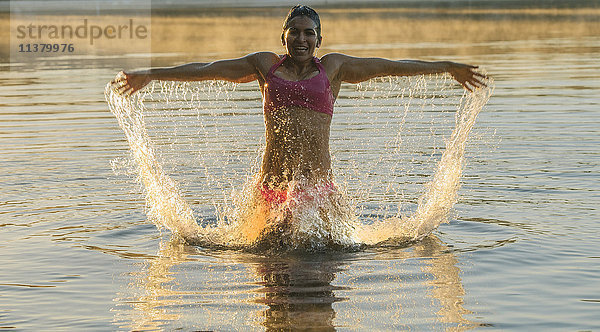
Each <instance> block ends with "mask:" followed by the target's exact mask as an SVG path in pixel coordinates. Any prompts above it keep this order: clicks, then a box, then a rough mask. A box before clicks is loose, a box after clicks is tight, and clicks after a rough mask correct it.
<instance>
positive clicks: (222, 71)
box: [135, 58, 256, 83]
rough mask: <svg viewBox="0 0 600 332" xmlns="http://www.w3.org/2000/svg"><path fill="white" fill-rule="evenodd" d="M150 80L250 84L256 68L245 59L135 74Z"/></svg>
mask: <svg viewBox="0 0 600 332" xmlns="http://www.w3.org/2000/svg"><path fill="white" fill-rule="evenodd" d="M135 73H136V74H139V75H144V76H146V77H147V78H148V79H150V80H162V81H205V80H225V81H231V82H238V83H243V82H250V81H253V80H255V79H256V68H255V67H254V66H253V65H252V64H251V63H249V61H247V59H245V58H240V59H233V60H219V61H215V62H210V63H200V62H193V63H188V64H185V65H179V66H174V67H165V68H152V69H146V70H141V71H138V72H135Z"/></svg>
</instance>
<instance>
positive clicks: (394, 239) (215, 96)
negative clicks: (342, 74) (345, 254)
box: [105, 77, 493, 250]
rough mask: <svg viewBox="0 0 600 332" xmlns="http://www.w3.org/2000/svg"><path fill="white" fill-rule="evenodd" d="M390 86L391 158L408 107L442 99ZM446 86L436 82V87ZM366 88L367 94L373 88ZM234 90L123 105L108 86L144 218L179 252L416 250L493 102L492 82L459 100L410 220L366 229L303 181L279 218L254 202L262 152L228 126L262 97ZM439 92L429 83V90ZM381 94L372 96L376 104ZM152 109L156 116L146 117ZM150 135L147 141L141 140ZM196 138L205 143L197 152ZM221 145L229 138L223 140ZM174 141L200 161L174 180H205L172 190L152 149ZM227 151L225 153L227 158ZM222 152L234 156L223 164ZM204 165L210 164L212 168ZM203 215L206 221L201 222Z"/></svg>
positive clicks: (145, 94)
mask: <svg viewBox="0 0 600 332" xmlns="http://www.w3.org/2000/svg"><path fill="white" fill-rule="evenodd" d="M390 82H391V83H390V87H391V88H390V89H388V90H387V93H384V94H383V96H384V97H385V98H388V99H389V100H400V101H401V104H400V106H398V104H396V105H395V109H396V110H393V111H395V113H396V114H398V115H399V119H400V121H398V122H397V123H396V122H395V121H397V120H398V119H395V120H393V121H391V122H392V123H395V125H396V126H397V128H398V129H397V135H395V137H393V138H390V139H388V140H389V141H393V144H388V143H385V145H386V147H388V146H393V147H394V148H392V150H394V149H395V150H394V151H395V152H396V153H398V151H399V150H398V146H399V145H400V144H401V143H403V141H404V140H405V138H403V137H402V134H401V133H402V129H403V126H404V123H405V121H406V118H407V114H408V112H409V109H412V108H411V107H412V106H411V104H413V103H415V102H416V101H419V100H421V101H422V100H427V101H428V103H429V104H430V105H433V106H432V107H435V105H436V103H435V101H436V100H443V99H444V98H447V94H448V93H449V92H448V90H444V89H441V91H442V93H441V94H439V93H438V94H430V93H428V92H427V91H428V90H427V87H426V86H427V84H426V79H425V78H423V77H421V78H418V79H417V80H416V82H410V83H414V86H416V88H412V86H413V85H409V86H411V88H406V86H404V87H402V88H400V86H401V85H400V84H399V83H398V82H397V81H390ZM445 82H446V81H445V78H444V81H442V83H441V84H442V86H444V84H446V83H445ZM367 84H369V85H370V84H371V82H369V83H367ZM447 85H448V84H446V85H445V86H447ZM239 87H240V86H239V85H234V84H229V83H215V82H208V83H198V84H189V83H184V84H175V83H166V82H162V83H155V84H153V85H151V86H150V87H148V88H146V89H144V90H143V91H141V92H140V93H138V94H136V95H134V96H132V97H129V98H124V97H122V96H120V95H118V94H117V93H115V92H114V91H113V90H112V89H111V87H110V85H107V87H106V89H105V97H106V100H107V102H108V105H109V108H110V110H111V112H112V113H113V114H114V115H115V117H116V118H117V120H118V122H119V125H120V127H121V128H122V129H123V131H124V133H125V137H126V138H127V141H128V144H129V147H130V153H131V156H132V158H133V159H134V162H135V164H136V165H137V174H138V180H139V182H141V183H142V184H143V186H144V192H145V196H146V203H147V207H148V216H149V218H150V219H151V220H152V221H154V222H155V223H156V225H157V226H158V227H166V228H168V229H169V230H171V231H172V232H173V233H174V234H176V235H178V236H179V237H181V238H182V239H184V240H185V241H186V242H188V243H191V244H197V245H201V246H210V247H226V248H243V249H255V250H272V249H274V248H275V249H282V248H283V249H286V250H289V249H292V250H293V249H302V250H327V249H331V248H344V249H348V248H350V249H356V248H361V247H364V246H373V245H398V244H404V243H406V242H411V241H418V240H420V239H422V238H423V237H425V236H427V235H428V234H430V233H431V232H432V231H433V230H434V229H435V228H436V227H437V226H438V225H439V224H440V223H443V222H445V221H446V220H447V216H448V214H449V212H450V211H451V209H452V207H453V205H454V204H455V202H456V200H457V192H458V189H459V186H460V177H461V174H462V168H463V164H464V154H465V147H466V143H467V140H468V137H469V133H470V131H471V129H472V128H473V125H474V123H475V120H476V118H477V115H478V114H479V112H480V111H481V109H482V108H483V106H484V105H485V104H486V103H487V101H488V99H489V98H490V96H491V94H492V91H493V82H492V81H491V80H490V82H488V87H487V88H484V89H478V90H476V91H475V92H474V93H464V94H463V95H462V97H460V99H459V100H458V102H456V104H455V108H456V112H455V124H454V129H453V131H452V134H451V135H450V137H449V138H448V139H447V140H446V142H445V150H444V152H443V154H442V155H441V158H440V159H439V162H438V165H437V170H436V172H435V174H434V176H433V178H432V179H431V181H429V183H428V184H427V185H426V190H424V191H423V194H422V195H421V197H420V198H419V200H418V205H417V208H416V210H415V211H414V212H413V213H412V214H411V215H409V216H408V217H404V216H402V215H401V212H400V211H398V212H396V213H395V214H394V215H393V216H391V217H386V218H375V220H369V221H365V220H364V218H361V217H360V216H359V214H357V213H356V209H357V205H358V204H357V202H356V197H360V196H361V195H360V194H358V195H354V199H353V198H352V196H353V195H352V192H351V191H352V190H351V189H350V187H351V186H347V185H344V184H343V183H340V184H339V185H338V188H339V190H336V191H335V192H334V193H333V194H329V195H323V194H322V193H321V192H319V190H318V186H317V187H310V186H307V185H306V184H304V183H302V182H301V181H299V182H292V183H290V184H289V192H290V193H292V192H300V193H301V195H303V196H305V197H306V196H308V197H311V199H308V200H306V199H304V200H299V199H295V198H294V197H291V198H289V199H288V200H286V202H284V204H282V205H280V206H279V207H277V208H273V207H269V206H265V204H264V201H263V200H261V199H259V197H260V194H259V193H258V189H257V188H259V186H258V185H257V183H258V182H257V179H256V178H255V177H254V176H253V174H256V173H257V172H256V169H257V165H258V161H259V155H260V151H261V150H262V148H263V146H264V145H263V144H264V142H260V143H256V142H254V145H253V144H246V143H244V142H248V140H240V139H237V138H236V137H237V136H236V135H240V133H239V132H240V131H242V132H243V134H245V135H247V134H248V131H252V129H251V128H250V127H248V126H247V124H246V123H244V121H239V120H238V122H239V123H233V122H234V121H235V120H233V119H238V118H239V117H240V116H244V114H245V116H248V113H251V114H253V115H254V116H255V117H260V103H259V102H260V99H258V100H257V97H256V95H258V96H260V95H259V94H258V93H257V91H254V89H247V90H244V89H239ZM437 88H438V83H437V81H436V86H435V89H437ZM236 90H237V91H236ZM357 91H358V93H359V94H363V96H362V97H361V96H358V97H355V98H363V100H370V103H372V105H371V107H374V108H375V109H377V108H382V106H378V105H376V103H377V102H376V101H373V100H371V99H365V96H364V90H361V87H360V86H359V89H358V90H357ZM234 92H235V94H234ZM381 92H382V91H379V93H380V94H381ZM392 94H393V96H391V95H392ZM392 97H393V98H392ZM218 100H222V101H221V104H219V103H215V102H216V101H218ZM223 103H225V104H223ZM417 104H418V103H417ZM423 105H425V104H424V103H421V107H423ZM157 109H160V110H162V112H163V113H160V112H158V113H157V114H154V113H153V112H156V110H157ZM248 110H250V111H248ZM397 110H400V111H397ZM402 111H403V112H402ZM165 112H166V113H165ZM186 112H187V113H189V114H188V115H190V114H195V115H196V120H197V121H196V122H195V123H192V124H189V125H185V126H182V125H175V126H172V127H173V128H178V129H177V130H176V131H175V132H165V131H164V130H161V126H160V125H155V126H151V127H147V121H146V120H147V119H146V116H147V115H151V116H154V117H156V118H158V119H159V121H157V123H159V124H160V123H164V122H168V121H172V120H169V119H170V116H174V115H175V114H178V115H181V114H185V113H186ZM167 113H169V114H167ZM227 114H229V116H228V115H227ZM231 114H233V115H234V116H231ZM155 122H156V121H155ZM389 123H390V121H388V124H389ZM166 127H169V126H165V128H166ZM191 128H192V129H191ZM193 128H195V129H193ZM254 128H259V127H254ZM263 130H264V128H263ZM152 131H153V135H151V134H149V132H152ZM255 134H257V135H259V137H260V136H261V133H260V130H255ZM198 136H200V137H201V138H202V139H203V140H202V141H200V142H199V143H198V142H197V137H198ZM227 136H231V137H229V139H227V138H226V137H227ZM151 137H152V138H153V139H151ZM177 137H184V138H185V139H187V140H189V142H188V143H186V144H187V145H186V146H188V148H187V150H186V151H188V152H191V153H194V149H195V148H197V147H198V145H202V146H204V148H205V149H204V150H202V152H197V151H196V152H195V153H196V154H198V157H197V158H195V159H194V160H193V164H192V165H190V164H189V163H188V164H185V163H183V166H181V167H180V170H181V173H185V174H188V175H189V174H190V172H195V173H194V174H200V173H203V176H202V179H201V181H194V180H190V179H186V178H185V176H183V177H182V178H181V179H180V180H178V181H175V180H174V179H173V178H172V176H177V172H175V173H170V172H169V174H170V175H169V174H167V172H166V171H165V170H164V167H163V166H164V165H165V164H166V163H172V164H178V163H179V162H178V158H180V154H181V151H179V150H178V151H177V152H175V153H173V154H171V155H170V156H167V157H164V158H160V155H157V153H156V151H157V149H156V145H155V143H154V142H155V141H157V140H158V141H161V142H160V143H161V146H163V145H169V144H171V145H172V146H176V145H177V146H180V145H182V143H181V141H179V140H178V139H177ZM250 141H251V140H250ZM194 142H195V143H194ZM404 143H405V142H404ZM227 144H230V145H229V146H227V148H225V147H224V146H225V145H227ZM367 148H368V147H367ZM180 150H181V148H180ZM225 150H228V151H233V152H235V153H233V154H226V153H225V154H224V153H223V151H225ZM211 153H212V155H213V159H212V160H211V159H210V158H209V157H207V154H211ZM224 155H227V156H224ZM232 155H233V156H232ZM434 155H436V153H435V151H434V152H432V153H431V156H434ZM240 156H241V157H240ZM238 157H239V158H238ZM334 157H335V156H334ZM392 157H393V156H392ZM224 158H229V159H227V160H225V159H224ZM232 158H233V160H231V159H232ZM236 158H238V159H237V160H236ZM244 158H245V159H244ZM357 158H360V157H359V156H357ZM430 158H431V157H430ZM353 162H358V163H360V162H361V161H360V160H357V161H353ZM399 162H400V161H396V163H399ZM207 163H208V164H210V163H212V166H213V168H212V169H211V168H210V167H209V166H210V165H207ZM215 165H220V166H221V168H219V169H218V172H217V173H218V174H215V171H214V169H215V168H214V166H215ZM187 168H190V169H187ZM334 168H335V166H334ZM175 169H177V167H175ZM242 169H243V170H242ZM189 176H191V175H189ZM197 176H199V175H197ZM340 178H342V179H343V178H344V177H343V176H340ZM186 181H187V182H194V184H195V185H196V186H198V184H197V183H196V182H204V183H205V186H207V187H208V188H209V189H208V190H204V193H205V196H206V197H195V196H193V198H192V199H190V198H186V197H185V195H186V193H185V192H184V191H183V190H182V189H181V188H180V187H179V184H180V183H183V182H186ZM342 182H343V181H342ZM215 193H221V196H222V197H218V196H215ZM227 193H231V195H228V194H227ZM367 196H368V195H367ZM363 197H364V195H363ZM192 200H193V201H196V202H200V203H201V204H199V205H202V206H207V205H210V204H212V206H214V209H213V210H214V212H213V217H212V218H211V217H209V218H206V217H205V218H199V217H196V216H195V214H197V213H195V211H194V210H193V209H192V207H191V206H190V204H189V203H188V202H189V201H192ZM209 203H210V204H209ZM201 214H203V215H204V216H206V215H207V214H206V212H204V213H201Z"/></svg>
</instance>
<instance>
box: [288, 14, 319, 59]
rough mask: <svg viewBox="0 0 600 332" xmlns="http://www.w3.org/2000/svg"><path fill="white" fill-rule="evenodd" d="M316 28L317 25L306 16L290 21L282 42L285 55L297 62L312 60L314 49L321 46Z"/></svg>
mask: <svg viewBox="0 0 600 332" xmlns="http://www.w3.org/2000/svg"><path fill="white" fill-rule="evenodd" d="M316 28H317V24H316V23H315V22H314V21H313V20H311V19H310V18H308V17H307V16H296V17H294V18H293V19H291V20H290V22H289V24H288V28H287V29H286V30H285V31H284V32H283V40H282V42H283V46H285V48H286V50H287V54H288V55H289V56H290V57H292V58H293V59H295V60H299V61H302V60H310V59H312V57H313V56H314V54H315V49H317V48H318V47H319V46H321V37H320V36H319V35H318V34H317V30H316Z"/></svg>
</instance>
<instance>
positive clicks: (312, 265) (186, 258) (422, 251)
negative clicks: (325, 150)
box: [115, 236, 481, 331]
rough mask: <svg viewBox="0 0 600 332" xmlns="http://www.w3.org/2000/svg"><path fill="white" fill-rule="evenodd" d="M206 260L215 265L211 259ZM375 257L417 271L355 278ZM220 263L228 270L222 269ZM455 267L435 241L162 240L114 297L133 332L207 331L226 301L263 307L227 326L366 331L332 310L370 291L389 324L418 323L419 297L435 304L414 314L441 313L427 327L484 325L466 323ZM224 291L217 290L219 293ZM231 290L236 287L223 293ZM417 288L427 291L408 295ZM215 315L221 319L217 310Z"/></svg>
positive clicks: (122, 322)
mask: <svg viewBox="0 0 600 332" xmlns="http://www.w3.org/2000/svg"><path fill="white" fill-rule="evenodd" d="M207 257H210V259H208V260H207ZM371 259H377V260H381V261H384V262H385V261H390V262H392V261H408V260H414V259H418V261H419V262H421V263H420V264H419V266H420V268H419V269H420V271H419V270H412V269H411V268H410V267H406V268H402V267H400V268H399V270H393V271H388V272H389V273H390V274H392V275H396V276H400V278H401V279H405V280H403V281H402V282H398V283H396V284H392V286H391V287H390V286H386V285H384V284H380V283H378V282H377V281H376V280H374V281H370V280H369V279H364V278H362V277H361V275H355V276H352V275H353V273H354V272H353V264H354V263H356V262H361V261H364V260H371ZM217 265H220V266H223V265H226V266H228V268H226V269H220V268H217V267H216V266H217ZM457 265H458V260H457V258H456V257H455V255H454V254H453V252H452V251H451V250H450V249H449V248H448V247H447V246H446V245H445V244H444V243H443V242H441V240H439V239H438V238H437V237H435V236H430V237H427V238H426V239H425V240H423V241H422V242H420V243H419V244H417V245H416V246H414V247H411V248H404V249H401V248H398V249H378V251H376V252H366V253H337V254H334V253H332V254H285V255H280V256H276V255H274V256H261V255H251V254H244V253H240V252H233V251H223V252H219V251H205V250H203V249H200V248H197V247H190V246H187V245H184V244H181V242H180V241H179V240H177V239H175V238H172V239H171V240H169V241H166V242H162V243H161V245H160V249H159V252H158V254H157V255H156V256H155V257H152V258H147V259H146V261H145V263H144V264H143V265H142V268H141V270H140V271H138V272H135V273H133V274H132V275H131V278H132V279H131V282H130V283H129V286H128V289H127V290H126V291H125V294H122V295H124V296H123V297H118V298H116V299H115V301H116V302H117V305H116V309H115V311H116V312H115V323H116V324H118V325H119V326H120V327H121V328H127V329H131V330H157V329H172V328H174V327H177V326H179V325H180V320H183V319H184V318H185V319H186V320H188V325H185V326H187V327H190V326H195V327H197V328H199V329H210V328H213V327H217V326H220V325H217V324H222V322H217V321H215V320H213V319H211V318H210V315H211V314H210V313H211V310H214V309H216V307H218V306H220V305H222V304H220V303H219V302H222V301H224V302H229V300H230V299H232V298H234V299H237V301H242V302H246V303H248V304H258V305H259V306H258V307H257V306H252V305H250V306H247V307H244V306H242V307H239V308H238V311H237V312H236V313H235V315H234V314H233V313H231V312H230V314H232V316H231V317H229V318H228V319H229V323H228V324H230V325H232V326H241V325H243V324H244V323H248V322H249V321H250V322H252V325H253V326H254V327H258V326H262V327H264V328H266V330H267V331H279V330H289V329H317V330H324V331H327V330H335V329H336V328H338V327H349V328H361V327H366V326H364V325H363V324H369V323H368V321H367V322H365V323H361V322H360V321H354V324H356V326H352V325H348V324H349V323H350V322H345V321H340V320H336V318H337V317H336V307H335V304H336V303H349V304H350V305H351V306H354V305H357V304H358V303H359V302H357V299H354V298H353V296H352V294H353V293H357V294H362V295H361V296H369V295H368V293H369V292H373V291H375V293H376V292H380V291H383V292H384V293H387V294H388V298H387V299H384V300H385V301H388V302H390V303H389V307H390V308H391V307H393V306H397V307H398V308H399V311H398V312H396V313H392V312H389V313H388V312H386V315H388V314H389V315H390V317H392V316H393V317H394V322H387V323H389V324H398V323H401V322H404V321H411V320H415V319H416V320H419V319H420V318H419V317H416V318H415V317H411V316H410V315H411V313H409V311H407V309H406V308H405V309H402V308H403V307H407V306H410V303H409V302H407V303H403V302H404V301H409V300H410V299H411V298H414V297H417V298H427V297H429V298H431V299H432V300H433V301H423V302H420V303H419V304H420V305H424V306H425V307H419V308H416V310H418V311H420V312H434V313H436V315H437V317H438V318H437V322H438V323H435V322H427V323H425V324H426V325H427V326H437V327H438V328H439V327H443V328H444V329H447V330H465V329H470V328H474V327H477V326H481V324H480V323H475V322H473V321H470V320H469V319H468V318H467V317H465V316H466V315H469V314H471V312H470V311H469V310H467V309H465V308H464V307H463V305H464V301H463V296H464V295H465V290H464V288H463V285H462V282H461V278H460V274H461V271H460V268H459V267H458V266H457ZM340 274H342V275H344V276H345V277H350V278H351V279H355V281H354V282H351V283H350V284H346V285H342V284H341V282H340V281H339V280H338V279H339V278H338V276H339V275H340ZM414 275H416V276H417V278H414ZM336 280H337V281H336ZM234 281H237V282H242V285H239V284H238V285H236V284H235V283H234ZM222 287H223V289H222V290H221V291H220V292H219V291H217V290H219V289H221V288H222ZM380 287H386V288H385V289H380ZM228 288H231V289H229V290H227V291H225V290H224V289H228ZM415 289H416V290H423V291H424V292H425V293H422V294H404V293H407V292H409V293H410V292H411V291H412V290H415ZM393 294H394V296H392V295H393ZM373 296H376V295H373ZM228 299H229V300H228ZM380 300H381V299H380ZM394 301H399V302H398V303H393V302H394ZM371 309H373V308H371ZM414 309H415V308H413V310H414ZM360 310H363V311H364V310H365V308H364V307H361V309H360ZM366 310H368V309H366ZM199 313H202V314H199ZM214 314H215V316H218V315H219V314H218V313H217V312H215V313H214ZM357 314H359V315H360V314H366V315H368V314H369V313H368V312H362V313H357ZM373 314H375V315H377V314H378V312H377V311H375V312H374V313H373ZM379 314H380V313H379ZM375 317H377V316H375ZM382 318H384V317H382ZM190 319H191V320H192V321H191V322H190ZM237 324H239V325H237ZM429 324H433V325H429Z"/></svg>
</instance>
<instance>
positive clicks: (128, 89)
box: [110, 71, 152, 97]
mask: <svg viewBox="0 0 600 332" xmlns="http://www.w3.org/2000/svg"><path fill="white" fill-rule="evenodd" d="M150 81H152V80H151V79H150V77H149V76H148V74H147V73H146V72H143V71H140V72H129V73H128V72H125V71H120V72H119V73H118V74H117V76H116V77H115V79H114V80H112V81H111V82H110V83H111V85H112V86H113V89H114V90H115V91H116V92H118V93H119V94H121V95H125V96H127V97H128V96H130V95H131V94H133V93H135V92H137V91H138V90H140V89H142V88H143V87H145V86H146V85H147V84H148V83H150Z"/></svg>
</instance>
